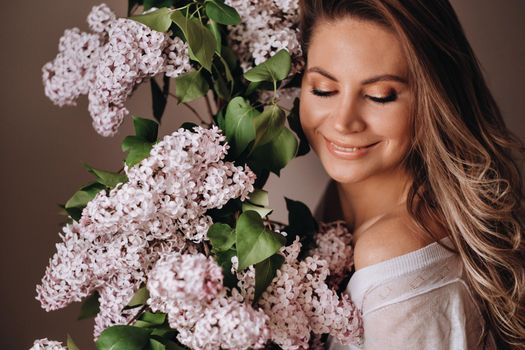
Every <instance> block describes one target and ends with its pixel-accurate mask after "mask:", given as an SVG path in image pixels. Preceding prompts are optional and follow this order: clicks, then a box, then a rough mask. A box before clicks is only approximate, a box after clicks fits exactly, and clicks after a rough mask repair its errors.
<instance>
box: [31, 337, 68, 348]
mask: <svg viewBox="0 0 525 350" xmlns="http://www.w3.org/2000/svg"><path fill="white" fill-rule="evenodd" d="M29 350H67V349H66V347H65V346H64V345H62V343H61V342H58V341H54V340H48V339H47V338H44V339H37V340H35V342H34V343H33V346H32V347H31V348H30V349H29Z"/></svg>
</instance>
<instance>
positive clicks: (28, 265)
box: [0, 0, 525, 350]
mask: <svg viewBox="0 0 525 350" xmlns="http://www.w3.org/2000/svg"><path fill="white" fill-rule="evenodd" d="M429 1H430V0H429ZM98 3H99V2H98V1H66V0H50V1H31V2H30V1H10V2H4V15H3V16H2V21H1V22H0V23H1V24H0V25H1V26H2V28H1V31H0V39H1V40H0V42H1V43H2V45H3V47H2V54H1V64H0V67H1V69H2V75H1V76H2V79H3V80H2V84H1V88H0V89H1V94H0V98H1V111H2V119H1V126H0V142H1V147H0V157H1V164H2V172H1V181H0V186H1V188H0V189H1V192H0V193H1V195H2V198H1V199H2V201H1V206H2V208H1V211H0V213H1V214H0V215H1V223H2V231H1V232H2V244H1V249H2V251H1V254H0V258H1V264H0V265H1V269H2V270H1V271H2V273H1V287H0V288H1V295H0V315H1V316H0V317H1V328H0V329H1V335H0V348H1V349H28V348H29V347H30V345H31V344H32V342H33V340H34V339H36V338H42V337H49V338H51V339H56V340H65V338H66V334H67V333H70V334H71V335H72V336H73V337H74V339H76V341H77V343H78V345H79V346H80V348H81V349H83V350H86V349H94V346H93V344H92V343H91V342H90V339H91V332H92V324H91V321H82V322H79V321H76V315H77V313H78V305H72V306H70V307H69V308H67V309H65V310H61V311H55V312H51V313H46V312H44V311H43V310H42V309H41V308H40V306H39V304H38V302H37V301H36V300H35V299H34V297H35V285H36V284H37V283H38V282H39V281H40V279H41V277H42V275H43V273H44V269H45V266H46V264H47V262H48V259H49V258H50V257H51V255H52V254H53V252H54V250H55V248H54V244H55V243H56V242H58V236H57V233H58V231H59V228H60V222H61V221H62V217H61V216H59V215H58V214H57V213H58V207H57V204H58V203H63V202H64V201H65V200H67V198H69V196H70V195H71V194H72V193H73V192H74V191H75V190H76V189H77V188H78V187H80V186H81V185H83V184H85V183H87V182H88V181H90V180H91V177H90V176H89V175H88V174H87V173H86V172H85V170H84V169H83V168H82V166H81V163H82V162H87V163H89V164H92V165H93V166H96V167H100V168H103V169H115V170H116V169H118V168H119V164H120V161H121V159H122V157H123V154H122V152H121V151H120V146H119V145H120V142H121V140H122V138H123V137H124V136H126V135H128V134H129V133H130V132H131V123H130V120H129V119H128V120H126V122H125V124H124V125H123V127H122V128H121V130H120V132H119V134H118V135H117V136H116V137H115V138H110V139H105V138H102V137H100V136H98V135H97V134H96V133H95V132H94V131H93V129H92V128H91V125H90V124H91V120H90V117H89V115H88V113H87V109H86V99H85V98H82V99H81V102H80V103H79V105H78V106H77V107H67V108H62V109H60V108H57V107H55V106H53V105H52V104H51V102H50V101H49V100H48V99H47V98H46V97H45V96H44V93H43V88H42V84H41V72H40V69H41V67H42V65H43V64H44V63H45V62H47V61H49V60H51V59H52V58H53V57H54V56H55V54H56V50H57V44H58V39H59V37H60V36H61V35H62V32H63V31H64V29H66V28H70V27H74V26H78V27H80V28H81V29H83V30H86V29H87V25H86V23H85V17H86V15H87V14H88V12H89V10H90V8H91V6H93V5H96V4H98ZM107 3H108V5H110V7H112V8H113V9H114V10H115V11H116V12H117V13H118V14H119V15H124V14H125V6H126V1H124V0H119V1H116V0H111V1H108V2H107ZM452 3H453V5H454V7H455V8H456V10H457V12H458V14H459V16H460V19H461V21H462V23H463V25H464V27H465V30H466V32H467V35H468V37H469V38H470V40H471V43H472V45H473V47H474V50H475V51H476V53H477V55H478V57H479V59H480V61H481V63H482V65H483V67H484V70H485V73H486V77H487V79H488V81H489V84H490V87H491V88H492V90H493V92H494V94H495V96H496V99H497V101H498V102H499V103H500V107H501V109H502V111H503V113H504V115H505V118H506V121H507V123H508V125H509V127H510V129H512V130H513V131H515V132H516V133H517V134H518V135H519V136H520V137H521V138H522V139H525V122H524V120H523V112H522V108H523V107H522V104H521V103H522V102H523V100H524V98H523V91H524V89H523V88H522V86H523V84H524V83H525V68H524V64H523V63H524V62H525V45H524V44H523V43H524V41H523V37H524V36H525V1H524V0H502V1H494V0H453V1H452ZM144 87H145V88H142V89H139V90H138V91H137V93H136V94H135V96H134V97H133V98H132V99H131V100H130V101H129V103H128V107H129V109H130V110H131V111H132V113H134V114H137V115H142V116H146V117H150V115H151V112H150V100H149V87H148V86H144ZM198 107H199V108H201V106H198ZM192 118H193V117H192V116H191V114H189V113H188V112H187V111H186V110H185V109H178V108H177V107H176V106H175V103H174V102H173V101H171V103H170V105H169V107H168V111H167V113H166V115H165V123H164V124H163V127H162V128H161V134H166V133H168V132H170V131H171V130H173V129H174V128H176V127H177V126H178V125H179V124H180V122H181V121H182V120H192ZM298 180H299V181H298ZM326 182H327V177H326V175H325V173H324V171H323V170H322V168H321V166H320V165H319V163H318V162H317V159H316V158H315V156H314V155H313V154H310V155H309V156H307V157H303V158H300V159H296V160H294V161H293V162H292V164H291V165H290V166H289V167H288V168H287V169H286V170H285V171H284V172H283V174H282V177H281V179H280V180H279V181H277V178H275V177H272V178H271V180H270V182H269V185H268V187H267V188H268V189H269V190H270V193H271V194H272V195H271V202H272V203H271V204H272V206H273V207H274V208H275V209H276V211H277V212H281V213H282V210H283V208H284V201H283V196H287V197H291V198H294V199H298V200H302V201H304V202H306V203H307V204H308V205H310V206H311V207H314V206H315V205H316V204H317V201H318V199H319V196H320V194H321V193H322V191H323V188H324V186H325V184H326ZM276 219H279V220H284V219H285V218H283V217H282V215H276Z"/></svg>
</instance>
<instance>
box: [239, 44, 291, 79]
mask: <svg viewBox="0 0 525 350" xmlns="http://www.w3.org/2000/svg"><path fill="white" fill-rule="evenodd" d="M291 67H292V58H291V57H290V54H289V53H288V51H286V50H285V49H282V50H279V51H277V53H276V54H275V55H273V56H272V57H270V58H269V59H267V60H266V61H264V62H263V63H261V64H259V65H257V66H255V67H253V68H252V69H250V70H249V71H247V72H246V73H244V78H246V80H248V81H253V82H258V81H279V80H283V79H285V78H286V77H287V76H288V73H289V72H290V69H291Z"/></svg>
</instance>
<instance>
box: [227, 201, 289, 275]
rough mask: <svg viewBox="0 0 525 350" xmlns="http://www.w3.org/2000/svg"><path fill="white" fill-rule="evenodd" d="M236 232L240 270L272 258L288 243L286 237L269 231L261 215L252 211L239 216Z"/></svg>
mask: <svg viewBox="0 0 525 350" xmlns="http://www.w3.org/2000/svg"><path fill="white" fill-rule="evenodd" d="M235 232H236V233H237V241H236V247H237V256H238V258H239V270H244V269H245V268H246V267H248V266H250V265H254V264H257V263H258V262H261V261H263V260H264V259H266V258H268V257H270V256H272V255H273V254H275V253H276V252H277V251H278V250H279V248H281V247H282V246H283V245H284V243H285V242H286V239H285V237H284V236H282V235H281V234H279V233H277V232H274V231H271V230H269V229H267V228H266V227H265V226H264V223H263V221H262V218H261V217H260V215H259V214H258V213H256V212H255V211H251V210H249V211H246V212H244V213H242V214H241V215H240V216H239V218H238V219H237V226H236V228H235Z"/></svg>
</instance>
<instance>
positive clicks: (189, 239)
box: [37, 126, 255, 336]
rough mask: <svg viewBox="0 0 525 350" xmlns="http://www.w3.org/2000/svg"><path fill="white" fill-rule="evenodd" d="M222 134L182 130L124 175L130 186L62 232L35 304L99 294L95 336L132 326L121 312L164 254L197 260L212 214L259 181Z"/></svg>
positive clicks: (51, 305) (104, 195)
mask: <svg viewBox="0 0 525 350" xmlns="http://www.w3.org/2000/svg"><path fill="white" fill-rule="evenodd" d="M224 141H225V136H224V135H222V134H221V133H220V129H219V128H218V127H216V126H213V127H212V128H210V129H205V128H202V127H195V128H194V131H193V132H192V131H190V130H185V129H182V128H181V129H179V130H178V131H176V132H174V133H173V134H171V135H168V136H165V137H164V139H163V140H162V141H160V142H159V143H157V144H156V145H154V147H153V149H152V150H151V153H150V156H149V157H148V158H146V159H144V160H143V161H142V162H140V163H139V164H138V165H136V166H134V167H132V168H127V167H126V168H125V171H126V174H127V176H128V179H129V181H128V182H127V183H124V184H119V185H117V186H116V187H115V188H114V189H112V190H111V191H109V192H107V191H101V192H100V193H99V194H97V196H96V197H95V198H94V199H93V200H92V201H91V202H89V203H88V205H87V206H86V208H85V209H84V210H83V212H82V217H81V219H80V220H79V222H74V223H72V224H68V225H66V226H65V227H64V229H63V233H62V235H61V238H62V240H63V242H62V243H59V244H57V252H56V253H55V255H54V256H53V258H52V260H51V261H50V265H49V266H48V267H47V269H46V273H45V275H44V277H43V279H42V284H41V285H39V286H37V299H38V300H39V301H40V302H41V304H42V307H43V308H44V309H46V310H48V311H49V310H55V309H59V308H62V307H64V306H66V305H68V304H69V303H71V302H73V301H80V300H81V299H83V298H85V297H87V296H88V295H90V294H91V293H93V292H94V291H97V292H98V293H99V294H100V298H99V302H100V313H99V314H98V315H97V317H96V320H95V321H96V327H95V336H97V335H98V334H99V333H100V332H101V331H102V330H104V329H105V328H107V327H108V326H111V325H113V324H124V323H127V322H128V321H129V320H130V319H131V318H132V316H133V313H132V311H130V310H124V311H122V312H121V310H122V308H123V307H124V306H125V305H127V303H128V302H129V300H130V298H131V297H132V296H133V294H134V292H135V291H136V290H137V289H138V288H139V287H140V285H141V284H143V283H145V281H146V277H147V273H148V271H149V270H150V269H151V267H152V266H153V264H154V263H155V262H156V261H157V260H158V259H159V257H160V256H161V255H162V254H165V253H167V252H188V253H190V254H195V253H197V252H198V247H197V244H198V243H200V242H202V241H203V240H207V236H206V234H207V231H208V228H209V226H210V225H211V224H212V220H211V218H210V217H209V216H208V215H206V211H207V210H208V209H211V208H220V207H222V206H223V205H224V204H226V202H227V201H228V200H230V199H232V198H240V199H241V200H244V199H246V198H247V197H248V195H249V193H250V192H252V191H253V190H254V187H253V183H254V182H255V174H254V173H253V172H252V171H251V170H250V169H249V168H248V167H245V168H242V167H240V166H235V165H234V164H233V163H230V162H225V161H224V158H225V156H226V152H227V149H228V148H229V145H228V144H226V143H224Z"/></svg>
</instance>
